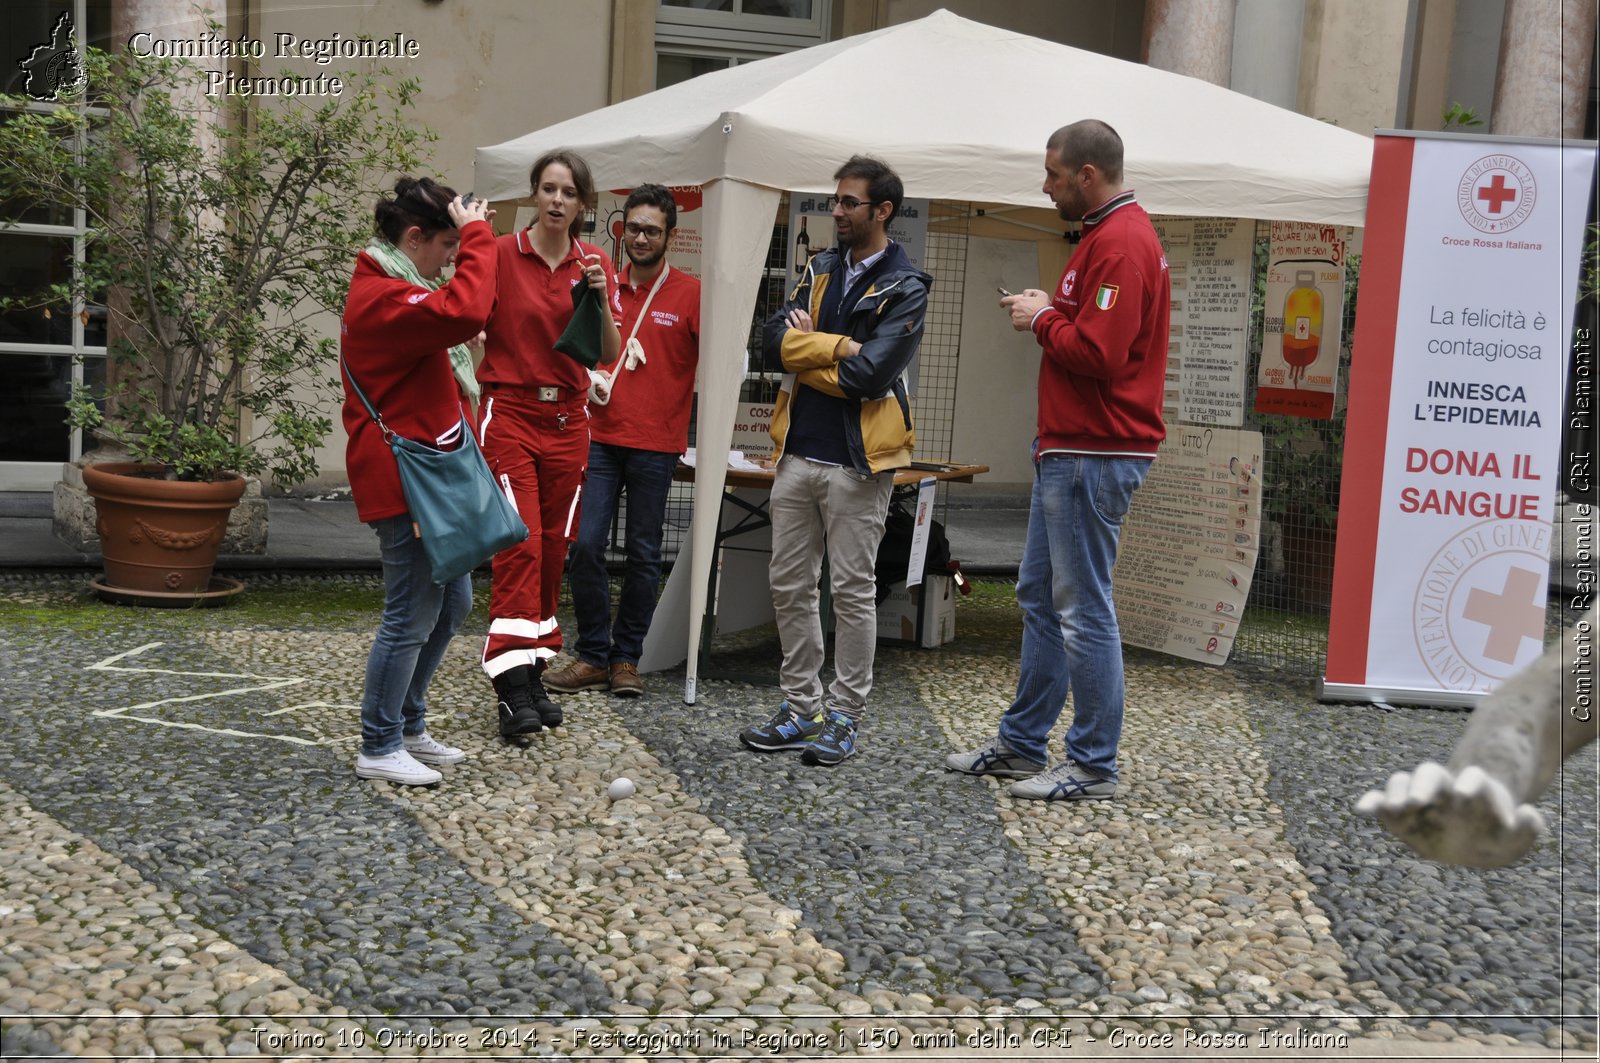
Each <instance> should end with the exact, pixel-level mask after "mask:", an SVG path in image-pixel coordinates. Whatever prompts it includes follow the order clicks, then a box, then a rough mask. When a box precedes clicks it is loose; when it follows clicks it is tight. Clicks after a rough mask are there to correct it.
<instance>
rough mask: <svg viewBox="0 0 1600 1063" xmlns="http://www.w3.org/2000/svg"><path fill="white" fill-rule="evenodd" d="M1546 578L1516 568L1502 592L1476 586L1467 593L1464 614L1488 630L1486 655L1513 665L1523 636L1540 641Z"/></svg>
mask: <svg viewBox="0 0 1600 1063" xmlns="http://www.w3.org/2000/svg"><path fill="white" fill-rule="evenodd" d="M1545 581H1546V577H1545V575H1544V574H1543V573H1539V572H1529V571H1528V570H1527V569H1525V568H1517V567H1513V568H1512V569H1511V571H1509V572H1507V573H1506V581H1505V585H1504V588H1503V589H1502V590H1501V592H1500V593H1499V594H1496V593H1495V592H1493V591H1489V590H1485V589H1483V588H1482V587H1474V588H1472V590H1471V591H1470V592H1469V593H1468V594H1467V607H1466V609H1464V610H1463V611H1462V613H1461V615H1462V616H1463V617H1465V618H1466V619H1468V620H1474V621H1476V622H1478V623H1480V624H1483V625H1484V626H1486V627H1487V628H1488V629H1489V637H1488V640H1487V641H1486V642H1485V643H1484V647H1483V655H1484V656H1485V657H1487V658H1489V659H1490V660H1491V661H1499V662H1501V663H1502V664H1511V663H1513V662H1515V661H1516V659H1517V650H1518V649H1520V648H1521V647H1522V640H1523V639H1533V640H1534V641H1538V640H1539V638H1540V636H1542V635H1543V634H1544V606H1543V604H1542V603H1541V602H1540V599H1541V598H1542V597H1543V596H1544V593H1545Z"/></svg>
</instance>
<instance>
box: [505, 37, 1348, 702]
mask: <svg viewBox="0 0 1600 1063" xmlns="http://www.w3.org/2000/svg"><path fill="white" fill-rule="evenodd" d="M1080 118H1099V119H1103V120H1104V121H1106V122H1109V123H1110V124H1111V125H1112V126H1113V127H1114V128H1116V130H1117V131H1118V132H1119V133H1120V134H1121V136H1122V139H1123V143H1124V145H1125V146H1126V148H1127V162H1126V173H1125V175H1124V177H1125V184H1126V185H1127V186H1128V187H1131V188H1134V189H1136V190H1137V193H1138V196H1139V200H1140V202H1141V203H1142V204H1143V205H1144V207H1145V209H1146V210H1148V211H1149V212H1150V213H1151V214H1171V215H1182V216H1191V217H1232V218H1260V219H1283V220H1291V221H1303V222H1319V223H1324V224H1341V225H1356V226H1359V225H1361V224H1362V223H1363V221H1364V217H1365V211H1366V199H1367V181H1368V176H1369V170H1370V165H1371V156H1372V141H1371V139H1370V138H1368V137H1365V136H1361V135H1358V134H1355V133H1351V132H1348V131H1346V130H1342V129H1339V128H1338V127H1336V126H1332V125H1329V124H1327V123H1325V122H1321V121H1318V120H1316V119H1313V118H1307V117H1305V116H1303V115H1299V114H1296V113H1294V112H1292V111H1286V110H1283V109H1282V108H1279V107H1274V106H1272V105H1271V104H1267V103H1263V102H1261V101H1259V100H1256V99H1253V98H1251V97H1249V96H1245V95H1242V94H1240V93H1236V92H1232V91H1230V90H1228V89H1223V88H1219V87H1218V86H1215V85H1212V84H1209V83H1207V82H1203V81H1197V80H1195V79H1193V78H1188V77H1183V76H1181V75H1178V74H1172V73H1168V72H1166V71H1162V70H1157V69H1154V68H1152V67H1147V66H1142V65H1140V64H1137V63H1129V62H1124V61H1122V60H1119V59H1112V58H1109V57H1107V56H1103V55H1098V54H1096V53H1093V52H1086V51H1081V50H1079V49H1076V48H1069V47H1067V46H1065V45H1060V44H1054V43H1051V42H1048V41H1042V40H1039V39H1037V38H1034V37H1028V36H1025V35H1023V34H1019V33H1013V32H1010V31H1007V30H1000V29H995V28H994V27H991V26H986V25H984V24H982V23H978V22H972V21H969V20H967V19H963V18H960V17H958V16H956V15H952V14H951V13H949V12H948V11H942V10H941V11H938V12H935V13H934V14H932V15H929V16H927V17H926V18H923V19H919V20H917V21H915V22H908V23H905V24H902V25H898V26H891V27H889V28H887V29H883V30H878V31H875V32H872V33H865V34H861V35H859V36H854V37H847V38H845V39H844V40H840V41H834V42H832V43H829V44H823V45H818V46H816V47H812V48H807V49H805V50H803V51H798V52H791V53H789V54H786V55H779V56H774V57H772V58H770V59H763V60H760V61H757V62H753V63H747V64H745V65H743V66H738V67H733V68H730V69H728V70H725V71H716V72H713V73H709V74H703V75H701V76H699V77H696V78H693V79H691V80H689V81H686V82H683V83H681V84H678V85H673V86H670V87H668V88H665V89H660V90H658V91H656V92H652V93H649V94H647V95H644V96H639V97H636V98H634V99H631V100H626V101H624V102H622V103H618V104H614V105H612V106H610V107H606V108H602V109H601V110H598V111H593V112H591V113H589V114H586V115H581V116H579V117H577V118H572V119H569V120H567V121H565V122H559V123H557V124H555V125H552V126H548V127H546V128H544V129H541V130H538V131H536V132H533V133H529V134H527V135H526V136H522V137H518V138H517V139H515V140H510V141H507V142H505V143H503V144H496V145H493V146H490V147H484V148H479V149H478V152H477V159H476V177H475V181H476V185H475V187H476V190H477V192H478V194H479V195H481V196H484V197H485V198H488V199H491V200H509V199H517V198H520V197H523V196H525V195H527V194H528V169H529V167H530V166H531V165H532V163H533V161H534V160H535V159H536V158H538V156H539V155H540V154H542V153H543V152H545V151H547V150H549V149H551V148H555V147H566V148H571V149H574V150H576V151H577V152H578V153H579V154H581V155H582V156H583V157H584V158H585V159H586V160H587V161H588V163H589V165H590V167H591V169H592V170H593V171H594V176H595V179H596V181H597V182H598V184H599V186H600V187H602V188H625V187H631V186H633V185H636V184H640V183H643V182H646V181H653V182H657V183H660V184H667V185H702V186H704V192H705V198H704V206H703V208H702V209H703V222H702V258H701V272H702V284H703V289H702V295H701V300H702V301H701V349H700V372H699V378H698V381H697V384H698V390H699V395H700V399H699V414H698V428H697V437H696V443H697V450H698V454H699V462H698V472H697V477H696V480H695V488H694V520H693V526H692V535H691V546H690V584H689V586H690V604H689V617H688V632H687V638H688V664H687V669H688V672H687V681H686V684H685V692H684V700H685V701H687V702H690V703H693V701H694V700H695V691H696V685H697V678H698V670H699V661H698V646H699V643H700V626H701V620H702V613H703V610H704V605H705V594H706V586H707V579H708V577H709V575H710V569H711V564H712V555H713V551H714V546H715V535H716V524H717V519H718V515H719V512H720V507H721V496H722V489H723V485H724V479H723V476H724V469H723V466H724V465H725V457H726V454H727V451H728V448H729V443H730V440H731V438H732V434H733V418H734V411H735V408H736V405H737V401H738V393H739V388H740V385H741V383H742V381H743V371H744V365H745V361H746V356H747V352H746V350H745V345H746V342H747V339H748V335H749V328H750V319H751V314H752V313H753V310H754V307H755V299H756V291H757V285H758V282H759V280H760V278H761V276H762V267H763V264H764V260H765V257H766V253H767V247H768V243H769V241H770V239H771V233H772V220H773V217H774V214H775V213H776V210H777V205H778V200H779V197H780V196H781V194H782V192H783V190H785V189H787V190H789V191H792V192H811V193H822V194H827V193H831V192H832V191H833V187H834V182H833V178H832V175H833V172H834V170H836V169H837V168H838V166H839V164H840V163H841V162H843V161H844V160H845V159H846V158H847V157H849V156H850V155H852V154H854V153H857V152H862V153H868V154H872V155H876V156H878V157H879V158H882V159H884V160H885V161H886V162H888V163H889V165H891V166H892V167H894V169H895V171H896V172H897V173H898V174H899V175H900V177H901V179H902V180H903V181H904V182H905V190H906V195H907V196H912V197H918V198H926V199H956V200H969V201H973V202H975V203H979V204H1009V205H1019V206H1032V207H1038V206H1048V204H1047V203H1046V202H1045V201H1044V196H1043V193H1042V192H1041V191H1040V186H1041V184H1042V182H1043V176H1044V145H1045V141H1046V139H1047V138H1048V137H1049V135H1050V133H1051V132H1052V131H1054V130H1055V129H1056V128H1057V127H1059V126H1062V125H1065V124H1067V123H1069V122H1072V121H1076V120H1077V119H1080ZM980 457H981V456H980Z"/></svg>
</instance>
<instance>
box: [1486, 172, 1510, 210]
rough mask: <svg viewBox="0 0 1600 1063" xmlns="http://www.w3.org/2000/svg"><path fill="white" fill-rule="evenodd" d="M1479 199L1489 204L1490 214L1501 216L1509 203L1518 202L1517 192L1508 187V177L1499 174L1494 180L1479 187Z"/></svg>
mask: <svg viewBox="0 0 1600 1063" xmlns="http://www.w3.org/2000/svg"><path fill="white" fill-rule="evenodd" d="M1478 198H1479V199H1481V200H1482V201H1484V202H1485V203H1487V204H1489V213H1490V214H1499V213H1500V211H1501V210H1502V209H1503V208H1504V207H1505V205H1506V204H1507V203H1515V202H1516V201H1517V190H1516V189H1515V188H1507V187H1506V175H1505V174H1503V173H1497V174H1495V175H1494V180H1492V181H1490V182H1489V183H1488V184H1486V185H1479V186H1478Z"/></svg>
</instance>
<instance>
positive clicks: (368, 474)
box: [339, 221, 495, 522]
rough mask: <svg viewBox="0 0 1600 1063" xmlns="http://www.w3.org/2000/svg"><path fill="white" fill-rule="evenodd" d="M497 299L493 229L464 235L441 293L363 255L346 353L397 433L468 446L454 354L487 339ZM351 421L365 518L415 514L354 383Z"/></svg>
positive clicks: (472, 229)
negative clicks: (461, 440)
mask: <svg viewBox="0 0 1600 1063" xmlns="http://www.w3.org/2000/svg"><path fill="white" fill-rule="evenodd" d="M494 292H495V253H494V231H493V230H492V229H491V228H490V227H489V223H488V222H483V221H472V222H468V223H467V224H466V226H464V227H463V228H462V230H461V249H460V250H459V251H458V252H457V253H456V272H455V276H454V277H453V278H451V280H450V283H449V284H446V285H445V286H444V287H442V288H439V289H437V290H434V291H429V290H428V289H426V288H419V287H417V286H416V285H415V284H412V283H411V282H409V281H404V280H398V279H396V278H394V277H391V276H389V275H388V274H387V273H385V272H384V271H383V269H382V267H380V266H379V265H378V264H377V262H375V261H373V260H372V258H371V257H370V256H368V255H367V254H365V253H362V254H360V255H357V256H356V272H355V276H354V277H352V278H351V280H350V295H349V297H348V298H346V300H345V304H344V319H343V321H342V322H341V323H340V329H339V347H340V351H341V352H342V354H343V356H344V360H345V364H346V365H347V366H348V367H349V370H350V372H351V373H353V374H354V375H355V378H356V382H357V383H359V384H360V385H361V390H362V391H363V392H365V393H366V396H367V399H368V400H369V401H371V403H372V405H374V406H375V407H377V409H378V412H379V413H381V414H382V415H383V420H384V423H385V424H387V425H388V426H389V428H390V429H391V430H392V431H394V432H397V433H399V434H400V435H403V436H405V437H406V438H407V439H415V440H416V441H418V442H419V443H428V444H431V445H443V446H445V447H446V448H448V447H449V446H450V445H451V443H452V442H453V441H455V440H456V439H458V437H459V433H458V431H457V428H458V426H459V425H460V424H461V417H462V409H461V393H460V390H459V389H458V388H457V387H456V382H455V377H454V375H453V374H452V372H451V368H450V348H451V347H453V346H455V345H456V344H458V343H465V342H466V341H468V340H470V339H472V337H474V336H476V335H477V334H478V333H479V332H480V331H482V329H483V326H484V323H485V322H486V321H488V320H489V309H490V307H492V306H493V305H494ZM342 376H343V374H341V377H342ZM342 416H343V419H344V430H345V433H346V434H347V435H348V436H349V437H350V441H349V443H348V444H347V445H346V447H345V470H346V472H347V473H348V475H349V477H350V491H351V494H353V495H354V496H355V501H356V513H357V515H358V516H360V518H361V519H362V520H363V521H367V522H371V521H375V520H381V519H383V518H384V517H396V516H399V515H400V514H402V513H405V512H406V511H407V510H406V499H405V495H403V494H402V493H401V491H400V474H399V472H398V470H397V469H396V468H395V464H394V455H393V453H392V452H391V451H390V450H389V444H388V443H386V442H385V441H384V438H383V433H382V432H381V431H379V430H378V426H377V425H376V424H374V423H373V422H372V417H371V416H370V415H369V414H368V413H367V408H366V407H365V406H363V405H362V404H361V400H360V399H358V398H356V395H355V392H353V391H352V390H350V381H349V380H348V379H345V380H344V410H343V415H342Z"/></svg>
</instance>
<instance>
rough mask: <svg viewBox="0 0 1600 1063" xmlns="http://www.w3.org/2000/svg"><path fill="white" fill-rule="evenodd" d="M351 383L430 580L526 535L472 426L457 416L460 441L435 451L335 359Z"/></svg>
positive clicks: (447, 577) (444, 578)
mask: <svg viewBox="0 0 1600 1063" xmlns="http://www.w3.org/2000/svg"><path fill="white" fill-rule="evenodd" d="M339 364H340V367H341V368H342V369H343V370H344V375H345V378H346V379H347V380H349V381H350V388H351V390H353V391H354V392H355V393H356V397H357V398H358V399H360V400H361V404H362V405H363V406H365V407H366V408H367V413H369V414H371V415H372V421H373V423H374V424H376V425H377V426H378V430H379V431H380V432H382V433H383V438H384V441H385V442H387V443H388V444H389V449H390V451H391V452H393V454H394V463H395V465H396V466H397V467H398V468H399V470H400V490H401V491H403V492H404V493H405V496H406V508H407V509H408V510H410V512H411V519H412V520H413V521H414V522H415V523H416V525H417V527H418V529H419V531H420V533H421V535H422V549H423V551H424V552H425V553H426V554H427V555H428V563H429V565H430V566H431V567H432V569H433V582H435V583H438V584H445V583H449V582H450V581H451V580H454V579H456V578H457V577H459V576H464V575H466V574H467V573H468V572H471V571H472V570H473V569H475V568H477V567H478V566H479V565H480V564H482V563H483V562H484V561H486V560H488V559H489V558H491V557H493V556H494V555H495V554H498V553H499V552H500V551H502V550H504V549H505V548H506V547H508V546H515V545H516V544H517V543H520V542H522V541H523V540H524V539H526V538H527V537H528V526H527V525H526V524H524V523H522V518H521V517H520V516H518V515H517V510H516V507H515V506H513V505H512V504H511V502H510V501H509V500H508V499H507V498H506V496H505V493H504V492H502V491H501V490H500V488H499V487H498V486H496V485H495V482H494V477H493V475H491V474H490V472H489V463H488V462H486V461H484V460H483V452H482V451H480V450H479V449H478V441H477V440H476V439H475V438H473V433H472V426H471V425H470V424H468V423H467V419H466V417H465V416H463V417H462V418H461V443H460V445H459V446H457V447H456V448H455V449H454V450H439V449H437V448H435V447H431V446H429V445H428V444H426V443H418V442H417V441H416V440H414V439H407V438H406V437H405V436H402V435H398V434H396V433H395V432H393V431H392V430H390V428H389V426H388V425H386V424H384V423H383V417H382V415H380V414H379V413H378V411H377V409H376V408H375V407H374V406H373V405H372V403H371V402H369V401H368V400H367V396H366V394H365V393H364V392H363V391H362V390H361V386H360V385H359V384H357V383H356V378H355V376H354V375H352V374H351V372H350V367H349V366H348V365H346V364H345V361H344V359H343V357H341V358H340V359H339Z"/></svg>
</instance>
